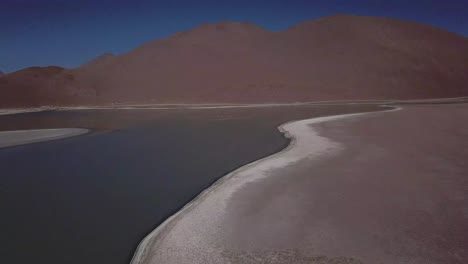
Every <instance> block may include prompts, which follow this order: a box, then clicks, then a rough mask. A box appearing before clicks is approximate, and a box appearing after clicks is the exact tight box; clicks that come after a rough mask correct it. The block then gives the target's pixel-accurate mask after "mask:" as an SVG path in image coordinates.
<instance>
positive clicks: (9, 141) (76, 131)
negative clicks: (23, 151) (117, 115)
mask: <svg viewBox="0 0 468 264" xmlns="http://www.w3.org/2000/svg"><path fill="white" fill-rule="evenodd" d="M87 132H89V130H88V129H84V128H56V129H33V130H13V131H0V148H4V147H12V146H17V145H24V144H30V143H37V142H42V141H49V140H56V139H62V138H68V137H73V136H78V135H82V134H85V133H87Z"/></svg>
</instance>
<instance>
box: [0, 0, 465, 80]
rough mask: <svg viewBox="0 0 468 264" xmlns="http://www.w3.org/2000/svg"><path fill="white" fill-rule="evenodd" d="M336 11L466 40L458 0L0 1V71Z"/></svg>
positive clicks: (67, 62)
mask: <svg viewBox="0 0 468 264" xmlns="http://www.w3.org/2000/svg"><path fill="white" fill-rule="evenodd" d="M336 13H348V14H356V15H371V16H386V17H395V18H402V19H407V20H413V21H418V22H423V23H427V24H431V25H435V26H438V27H442V28H445V29H448V30H450V31H452V32H457V33H459V34H462V35H465V36H468V4H467V1H466V0H457V1H456V0H445V1H443V0H442V1H438V0H435V1H411V0H393V1H390V0H387V1H378V0H374V1H370V0H368V1H367V0H354V1H351V0H328V1H325V0H324V1H314V0H284V1H276V0H268V1H267V0H265V1H262V0H239V1H222V0H218V1H215V0H208V1H203V0H200V1H188V0H185V1H177V0H172V1H170V0H165V1H147V0H133V1H120V0H112V1H111V0H81V1H78V0H0V70H3V71H5V72H11V71H15V70H18V69H21V68H25V67H29V66H45V65H59V66H64V67H76V66H78V65H80V64H82V63H84V62H86V61H88V60H90V59H92V58H94V57H96V56H98V55H100V54H102V53H105V52H112V53H114V54H119V53H122V52H126V51H129V50H131V49H133V48H135V47H137V46H139V45H141V44H143V43H145V42H148V41H150V40H154V39H158V38H162V37H166V36H168V35H170V34H172V33H175V32H177V31H180V30H187V29H190V28H192V27H195V26H197V25H199V24H201V23H204V22H217V21H221V20H232V21H249V22H253V23H256V24H259V25H261V26H263V27H265V28H268V29H270V30H281V29H285V28H287V27H289V26H291V25H294V24H296V23H298V22H301V21H305V20H310V19H313V18H317V17H321V16H326V15H332V14H336Z"/></svg>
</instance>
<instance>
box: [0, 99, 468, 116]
mask: <svg viewBox="0 0 468 264" xmlns="http://www.w3.org/2000/svg"><path fill="white" fill-rule="evenodd" d="M462 102H468V97H453V98H432V99H408V100H336V101H312V102H291V103H253V104H239V103H221V104H218V103H205V104H198V103H197V104H190V103H173V104H168V103H167V104H166V103H163V104H158V103H155V104H151V103H141V104H138V103H131V102H129V103H122V104H110V105H89V106H87V105H82V106H41V107H30V108H28V107H26V108H0V115H11V114H22V113H32V112H41V111H50V110H59V111H76V110H183V109H222V108H261V107H282V106H302V105H310V106H333V105H388V104H390V105H393V104H425V103H462Z"/></svg>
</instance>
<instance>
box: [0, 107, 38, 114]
mask: <svg viewBox="0 0 468 264" xmlns="http://www.w3.org/2000/svg"><path fill="white" fill-rule="evenodd" d="M45 110H47V108H12V109H0V115H15V114H24V113H34V112H41V111H45Z"/></svg>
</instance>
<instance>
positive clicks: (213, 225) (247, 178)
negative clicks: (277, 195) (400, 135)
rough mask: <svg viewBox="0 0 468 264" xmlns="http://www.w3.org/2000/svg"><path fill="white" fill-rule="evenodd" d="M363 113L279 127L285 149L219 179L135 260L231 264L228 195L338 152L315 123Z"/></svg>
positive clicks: (150, 240)
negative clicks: (227, 249) (283, 170)
mask: <svg viewBox="0 0 468 264" xmlns="http://www.w3.org/2000/svg"><path fill="white" fill-rule="evenodd" d="M363 114H367V113H358V114H346V115H337V116H330V117H319V118H312V119H306V120H300V121H293V122H289V123H286V124H283V125H282V126H280V127H279V130H280V131H281V132H282V133H284V135H285V136H286V137H287V138H290V139H291V143H290V144H289V146H288V147H287V148H286V149H284V150H282V151H281V152H278V153H276V154H274V155H271V156H268V157H266V158H263V159H260V160H258V161H255V162H253V163H250V164H248V165H245V166H243V167H241V168H239V169H237V170H235V171H233V172H231V173H229V174H227V175H226V176H224V177H223V178H221V179H220V180H218V181H217V182H216V183H215V184H214V185H213V186H211V187H210V188H208V189H207V190H205V191H204V192H202V193H201V194H200V195H199V196H198V197H197V198H195V199H194V200H193V201H192V202H190V203H189V204H187V205H186V206H185V207H184V208H183V209H182V210H180V211H179V212H178V213H176V214H175V215H173V216H171V217H170V218H169V219H167V220H166V221H165V222H164V223H163V224H161V225H160V226H159V227H158V228H156V229H155V230H154V231H153V232H152V233H150V234H149V235H148V236H147V237H146V238H145V239H144V240H143V241H142V242H141V243H140V245H139V247H138V249H137V251H136V253H135V255H134V257H133V259H132V262H131V263H132V264H142V263H145V264H146V263H229V261H228V260H227V259H226V258H225V257H224V256H223V252H224V250H225V248H224V245H226V241H227V240H228V239H229V237H227V236H226V235H225V232H224V230H222V228H221V226H222V223H223V222H225V220H226V219H224V217H226V204H227V202H228V201H229V199H230V197H231V196H232V195H233V194H234V193H235V192H236V191H237V190H239V189H240V188H241V187H243V186H245V185H246V184H248V183H250V182H253V181H258V180H260V179H262V178H264V177H267V175H268V173H269V172H272V171H275V170H279V169H281V168H284V167H286V166H289V165H293V164H294V163H296V162H299V161H301V160H303V159H318V158H320V157H322V156H324V155H328V154H333V153H335V152H337V151H339V150H340V148H341V145H340V144H339V143H337V142H333V141H331V140H329V139H328V138H325V137H322V136H320V135H318V133H317V132H316V131H315V130H314V129H313V128H312V127H311V126H312V125H314V124H317V123H321V122H326V121H331V120H336V119H340V118H348V117H355V116H359V115H363Z"/></svg>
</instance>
